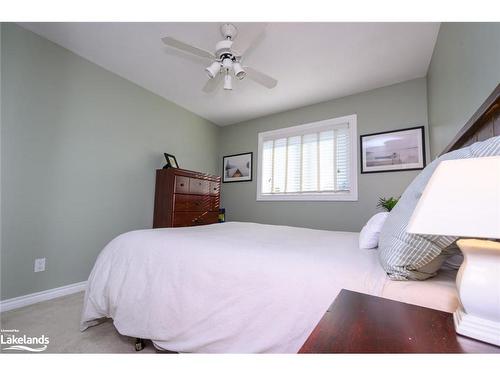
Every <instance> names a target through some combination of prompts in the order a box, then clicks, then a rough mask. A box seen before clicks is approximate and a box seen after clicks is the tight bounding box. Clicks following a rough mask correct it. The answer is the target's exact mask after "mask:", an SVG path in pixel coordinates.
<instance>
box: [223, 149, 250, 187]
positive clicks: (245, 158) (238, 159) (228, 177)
mask: <svg viewBox="0 0 500 375" xmlns="http://www.w3.org/2000/svg"><path fill="white" fill-rule="evenodd" d="M252 175H253V152H244V153H241V154H234V155H226V156H224V157H223V158H222V182H223V183H229V182H246V181H252Z"/></svg>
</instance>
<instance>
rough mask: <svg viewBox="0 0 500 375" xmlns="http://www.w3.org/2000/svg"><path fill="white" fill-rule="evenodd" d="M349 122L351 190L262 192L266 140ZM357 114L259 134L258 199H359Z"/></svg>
mask: <svg viewBox="0 0 500 375" xmlns="http://www.w3.org/2000/svg"><path fill="white" fill-rule="evenodd" d="M345 123H348V124H349V133H350V134H349V135H350V151H351V154H350V166H349V167H350V168H349V171H350V176H349V177H350V181H351V190H350V191H349V192H337V193H281V194H278V193H274V194H263V193H262V191H261V190H262V147H263V144H264V141H265V140H268V139H275V138H278V137H289V136H290V135H293V133H298V132H304V131H308V130H312V129H314V131H320V130H321V128H329V127H331V126H335V125H342V124H345ZM357 137H358V134H357V115H356V114H353V115H349V116H342V117H336V118H331V119H327V120H322V121H316V122H310V123H307V124H302V125H297V126H290V127H287V128H281V129H276V130H270V131H266V132H260V133H259V134H258V151H257V201H357V200H358V142H357V139H358V138H357Z"/></svg>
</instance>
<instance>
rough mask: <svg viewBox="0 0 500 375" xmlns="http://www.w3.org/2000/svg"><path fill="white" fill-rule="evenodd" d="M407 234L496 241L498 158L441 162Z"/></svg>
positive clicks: (499, 223) (499, 221)
mask: <svg viewBox="0 0 500 375" xmlns="http://www.w3.org/2000/svg"><path fill="white" fill-rule="evenodd" d="M407 231H408V232H409V233H420V234H432V235H448V236H458V237H473V238H500V156H492V157H482V158H471V159H459V160H445V161H442V162H441V163H440V164H439V165H438V167H437V168H436V170H435V171H434V174H433V175H432V177H431V179H430V180H429V182H428V184H427V186H426V188H425V190H424V192H423V194H422V197H421V198H420V200H419V202H418V204H417V207H416V208H415V210H414V211H413V215H412V217H411V219H410V223H409V225H408V228H407Z"/></svg>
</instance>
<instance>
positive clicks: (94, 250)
mask: <svg viewBox="0 0 500 375" xmlns="http://www.w3.org/2000/svg"><path fill="white" fill-rule="evenodd" d="M1 31H2V33H1V42H2V44H1V50H2V51H1V72H2V82H1V90H2V97H1V98H2V101H1V106H2V116H1V120H2V124H1V188H2V194H1V208H2V211H1V229H2V239H1V245H2V247H1V256H0V258H1V263H2V264H1V299H2V300H3V299H7V298H12V297H16V296H20V295H25V294H28V293H33V292H37V291H41V290H46V289H50V288H55V287H59V286H62V285H67V284H71V283H75V282H80V281H83V280H86V279H87V278H88V275H89V272H90V270H91V268H92V266H93V264H94V261H95V259H96V256H97V254H98V253H99V252H100V251H101V249H102V248H103V247H104V246H105V245H106V243H107V242H109V241H110V240H111V239H112V238H113V237H115V236H116V235H118V234H120V233H123V232H126V231H129V230H133V229H140V228H150V227H151V224H152V218H153V199H154V181H155V169H157V168H161V167H162V165H163V164H164V161H163V156H162V155H163V154H162V153H163V152H170V153H172V154H174V155H176V156H177V160H178V162H179V164H180V165H181V166H182V167H184V168H187V169H194V170H198V171H205V172H209V173H215V172H216V171H217V165H216V162H217V140H218V133H219V128H218V127H217V126H215V125H214V124H212V123H210V122H208V121H207V120H204V119H202V118H200V117H198V116H196V115H194V114H192V113H191V112H188V111H186V110H185V109H183V108H180V107H179V106H177V105H175V104H173V103H171V102H168V101H166V100H164V99H162V98H160V97H159V96H156V95H154V94H152V93H151V92H149V91H146V90H145V89H142V88H141V87H139V86H136V85H135V84H133V83H131V82H129V81H127V80H125V79H123V78H120V77H118V76H117V75H115V74H113V73H111V72H109V71H107V70H105V69H103V68H100V67H98V66H97V65H95V64H93V63H90V62H89V61H87V60H85V59H83V58H81V57H79V56H77V55H75V54H73V53H71V52H69V51H68V50H66V49H64V48H61V47H60V46H58V45H56V44H54V43H52V42H49V41H48V40H46V39H44V38H41V37H39V36H37V35H35V34H33V33H31V32H29V31H26V30H25V29H23V28H21V27H19V26H17V25H14V24H5V23H4V24H3V25H2V30H1ZM38 257H46V258H47V266H46V267H47V269H46V271H45V272H40V273H34V272H33V262H34V260H35V258H38Z"/></svg>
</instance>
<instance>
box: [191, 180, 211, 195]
mask: <svg viewBox="0 0 500 375" xmlns="http://www.w3.org/2000/svg"><path fill="white" fill-rule="evenodd" d="M209 191H210V181H208V180H202V179H200V178H190V179H189V193H190V194H200V195H208V193H209Z"/></svg>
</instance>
